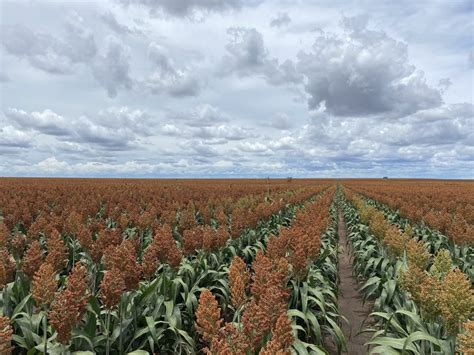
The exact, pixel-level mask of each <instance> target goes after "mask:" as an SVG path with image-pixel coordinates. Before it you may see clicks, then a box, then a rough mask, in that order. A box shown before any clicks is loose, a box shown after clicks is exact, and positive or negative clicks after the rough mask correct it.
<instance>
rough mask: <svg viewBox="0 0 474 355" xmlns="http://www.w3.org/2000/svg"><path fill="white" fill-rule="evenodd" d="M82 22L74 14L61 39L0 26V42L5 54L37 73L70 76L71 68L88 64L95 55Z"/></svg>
mask: <svg viewBox="0 0 474 355" xmlns="http://www.w3.org/2000/svg"><path fill="white" fill-rule="evenodd" d="M83 21H84V20H83V19H82V17H80V16H79V15H77V14H75V16H74V17H73V18H72V19H70V20H69V21H68V22H67V23H66V24H65V26H64V33H63V36H61V37H56V36H52V35H50V34H45V33H40V32H34V31H32V30H30V29H29V28H27V27H26V26H24V25H22V24H18V25H14V26H2V32H3V35H2V36H1V41H2V44H3V47H4V48H5V49H6V51H7V52H8V53H10V54H12V55H14V56H17V57H19V58H24V59H26V60H28V62H29V63H30V64H31V66H33V67H35V68H37V69H40V70H43V71H45V72H48V73H50V74H70V73H72V72H73V66H74V64H77V63H85V62H87V61H88V60H89V59H90V58H92V57H94V55H95V53H96V51H97V47H96V44H95V40H94V36H93V34H92V33H91V32H90V31H89V30H87V29H86V28H85V26H84V24H83Z"/></svg>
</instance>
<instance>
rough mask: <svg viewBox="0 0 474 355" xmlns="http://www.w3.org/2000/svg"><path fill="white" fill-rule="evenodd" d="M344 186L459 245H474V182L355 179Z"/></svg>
mask: <svg viewBox="0 0 474 355" xmlns="http://www.w3.org/2000/svg"><path fill="white" fill-rule="evenodd" d="M344 185H345V186H348V187H350V188H351V189H353V190H354V191H356V192H358V193H361V194H363V195H364V196H366V197H370V198H372V199H375V200H377V201H380V202H382V203H384V204H386V205H387V206H390V207H391V208H392V209H395V210H398V211H399V213H400V214H401V216H403V217H406V218H408V219H410V220H412V221H413V222H415V223H418V224H426V225H428V226H430V227H431V228H433V229H436V230H438V231H440V232H441V233H443V234H445V235H447V236H448V237H449V238H451V239H452V240H453V241H454V242H455V243H457V244H459V245H464V244H467V245H471V246H474V183H473V182H472V181H451V182H446V181H443V182H436V181H431V180H429V181H416V182H412V181H410V180H407V181H403V180H396V181H393V182H392V181H388V180H387V181H377V182H376V181H371V180H366V181H361V180H356V181H354V182H347V183H344Z"/></svg>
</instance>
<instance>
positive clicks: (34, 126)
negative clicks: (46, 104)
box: [4, 108, 70, 136]
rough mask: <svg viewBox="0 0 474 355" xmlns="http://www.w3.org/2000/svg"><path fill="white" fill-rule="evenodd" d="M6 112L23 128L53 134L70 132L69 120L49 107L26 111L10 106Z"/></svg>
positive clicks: (8, 116)
mask: <svg viewBox="0 0 474 355" xmlns="http://www.w3.org/2000/svg"><path fill="white" fill-rule="evenodd" d="M4 113H5V116H6V117H7V118H9V119H10V121H11V122H13V123H15V124H16V125H17V126H18V127H20V128H22V129H23V130H36V131H38V132H41V133H44V134H48V135H53V136H65V135H68V134H69V132H70V124H69V122H68V121H67V120H66V119H65V118H64V117H63V116H61V115H58V114H57V113H55V112H53V111H52V110H49V109H46V110H44V111H43V112H37V111H34V112H26V111H24V110H19V109H16V108H9V109H6V110H5V111H4Z"/></svg>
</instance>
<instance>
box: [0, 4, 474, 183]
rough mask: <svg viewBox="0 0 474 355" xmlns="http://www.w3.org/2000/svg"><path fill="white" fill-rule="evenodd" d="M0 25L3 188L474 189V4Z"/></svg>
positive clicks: (35, 17)
mask: <svg viewBox="0 0 474 355" xmlns="http://www.w3.org/2000/svg"><path fill="white" fill-rule="evenodd" d="M0 12H1V17H0V19H1V20H0V21H1V22H0V27H1V34H0V101H1V109H0V176H74V177H83V176H84V177H87V176H90V177H267V176H269V177H287V176H292V177H382V176H389V177H433V178H471V179H472V178H474V109H473V108H474V12H473V2H472V1H471V0H439V1H438V0H415V1H413V0H400V1H388V0H387V1H382V0H380V1H379V0H377V1H376V0H373V1H369V0H354V1H342V0H332V1H323V0H299V1H298V0H105V1H104V0H102V1H92V0H90V1H89V0H87V1H34V0H29V1H25V0H15V1H4V0H0Z"/></svg>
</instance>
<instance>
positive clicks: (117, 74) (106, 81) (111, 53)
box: [92, 36, 133, 98]
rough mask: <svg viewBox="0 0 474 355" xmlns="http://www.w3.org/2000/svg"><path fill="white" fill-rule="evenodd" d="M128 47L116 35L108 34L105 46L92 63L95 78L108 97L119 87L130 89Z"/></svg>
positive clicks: (114, 95) (131, 84) (115, 93)
mask: <svg viewBox="0 0 474 355" xmlns="http://www.w3.org/2000/svg"><path fill="white" fill-rule="evenodd" d="M129 59H130V48H129V47H128V46H126V45H124V44H123V43H122V42H121V41H120V40H119V39H118V38H117V37H115V36H108V37H107V38H106V41H105V46H104V48H103V49H102V51H101V53H100V54H99V56H98V57H97V58H96V60H95V62H94V65H93V70H92V72H93V74H94V77H95V78H96V80H97V81H98V82H99V83H100V84H101V85H102V86H103V87H104V88H105V89H106V90H107V93H108V95H109V97H111V98H115V97H116V96H117V91H118V90H119V89H127V90H130V89H131V88H132V86H133V80H132V78H131V77H130V64H129Z"/></svg>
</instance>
